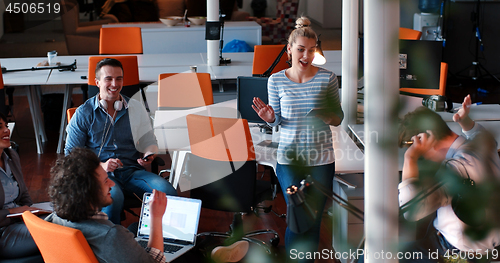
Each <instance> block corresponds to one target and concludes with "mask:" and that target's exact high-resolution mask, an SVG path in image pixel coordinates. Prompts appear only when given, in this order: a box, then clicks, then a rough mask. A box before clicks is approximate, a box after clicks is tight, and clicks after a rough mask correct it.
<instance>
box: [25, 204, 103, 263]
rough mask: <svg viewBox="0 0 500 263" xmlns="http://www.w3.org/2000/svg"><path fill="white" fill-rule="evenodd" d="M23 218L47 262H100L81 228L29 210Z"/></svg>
mask: <svg viewBox="0 0 500 263" xmlns="http://www.w3.org/2000/svg"><path fill="white" fill-rule="evenodd" d="M23 220H24V223H25V224H26V226H27V227H28V230H29V231H30V233H31V236H32V237H33V239H34V240H35V243H36V245H37V247H38V249H39V250H40V253H41V254H42V257H43V260H44V261H45V262H47V263H65V262H68V261H71V262H75V263H97V262H99V261H98V260H97V258H96V257H95V255H94V252H93V251H92V249H91V248H90V246H89V243H88V242H87V240H86V239H85V237H84V236H83V234H82V232H81V231H80V230H78V229H73V228H70V227H65V226H60V225H57V224H53V223H50V222H47V221H45V220H43V219H41V218H39V217H37V216H36V215H34V214H32V213H31V212H29V211H26V212H24V213H23Z"/></svg>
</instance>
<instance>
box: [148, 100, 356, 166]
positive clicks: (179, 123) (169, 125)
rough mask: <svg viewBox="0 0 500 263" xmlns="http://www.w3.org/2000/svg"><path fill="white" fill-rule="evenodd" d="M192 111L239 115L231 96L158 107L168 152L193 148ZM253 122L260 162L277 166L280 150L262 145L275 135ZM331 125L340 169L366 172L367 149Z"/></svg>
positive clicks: (158, 127)
mask: <svg viewBox="0 0 500 263" xmlns="http://www.w3.org/2000/svg"><path fill="white" fill-rule="evenodd" d="M188 114H198V115H205V116H217V117H226V118H236V116H237V111H236V100H235V99H234V100H229V101H225V102H221V103H217V104H213V105H210V106H207V107H199V108H195V109H189V110H170V111H164V110H160V111H156V114H155V121H154V129H155V134H156V137H157V140H158V146H159V148H160V151H163V152H166V150H167V149H168V150H169V151H176V150H183V151H188V150H189V138H188V135H187V124H186V118H185V116H186V115H188ZM249 125H250V131H251V133H252V139H253V140H254V146H255V150H256V159H257V162H259V163H260V164H263V165H267V166H272V167H273V168H275V167H276V154H275V153H273V150H275V148H272V149H271V150H270V151H268V149H266V147H262V146H259V145H258V144H259V143H260V142H262V141H265V140H271V139H272V138H271V135H268V134H264V133H261V132H260V130H259V128H258V127H257V126H256V125H255V124H252V123H250V124H249ZM330 127H331V130H332V133H333V147H334V149H335V158H336V160H335V171H336V173H358V172H363V171H364V155H363V153H362V152H361V151H360V150H359V148H358V147H357V146H356V144H355V143H354V142H353V141H352V140H351V138H350V137H349V135H348V134H347V133H346V132H345V131H344V130H343V129H342V128H341V127H340V126H339V127H333V126H330Z"/></svg>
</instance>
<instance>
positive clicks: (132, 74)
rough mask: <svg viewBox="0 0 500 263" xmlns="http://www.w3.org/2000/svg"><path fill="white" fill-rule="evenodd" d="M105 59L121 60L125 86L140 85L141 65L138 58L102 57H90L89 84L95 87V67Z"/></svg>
mask: <svg viewBox="0 0 500 263" xmlns="http://www.w3.org/2000/svg"><path fill="white" fill-rule="evenodd" d="M105 58H114V59H117V60H119V61H120V62H121V63H122V66H123V74H124V76H123V86H132V85H138V84H139V64H138V63H137V56H102V57H89V71H88V79H87V83H88V84H89V85H91V86H95V67H96V65H97V63H98V62H99V61H101V60H103V59H105Z"/></svg>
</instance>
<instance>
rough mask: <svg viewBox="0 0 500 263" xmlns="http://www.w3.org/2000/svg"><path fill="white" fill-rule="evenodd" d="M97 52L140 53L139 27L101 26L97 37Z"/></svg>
mask: <svg viewBox="0 0 500 263" xmlns="http://www.w3.org/2000/svg"><path fill="white" fill-rule="evenodd" d="M99 54H101V55H103V54H106V55H118V54H142V35H141V28H140V27H103V28H101V35H100V38H99Z"/></svg>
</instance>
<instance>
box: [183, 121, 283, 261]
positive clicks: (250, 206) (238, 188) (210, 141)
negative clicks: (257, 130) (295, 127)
mask: <svg viewBox="0 0 500 263" xmlns="http://www.w3.org/2000/svg"><path fill="white" fill-rule="evenodd" d="M186 121H187V127H188V135H189V144H190V146H191V153H188V154H187V155H186V159H185V161H184V165H183V172H182V173H181V174H183V176H185V179H186V180H183V182H187V184H186V185H188V184H189V186H190V188H189V189H185V188H184V187H183V184H182V183H181V187H180V189H181V191H186V190H190V196H191V198H196V199H201V200H202V206H203V207H204V208H208V209H213V210H218V211H227V212H233V213H234V214H233V222H234V224H232V225H231V230H232V231H230V233H216V232H208V233H200V234H199V235H201V236H204V235H208V236H218V237H226V238H241V239H243V240H246V241H249V242H252V243H254V244H257V245H260V246H261V247H262V248H264V249H265V250H266V251H267V252H268V253H270V249H269V246H268V245H267V244H266V242H264V241H262V240H259V239H255V238H253V236H256V235H260V234H271V235H273V237H272V238H271V239H270V244H271V245H272V246H277V245H278V243H279V235H278V233H276V231H274V230H272V229H265V230H256V231H252V232H249V233H243V229H242V221H241V220H242V218H241V213H243V212H246V213H249V212H252V211H254V209H255V208H256V207H257V204H258V203H260V202H262V201H264V200H268V199H272V192H273V191H272V189H273V186H272V184H271V182H269V181H263V180H257V176H256V175H257V162H256V159H255V150H254V146H253V141H252V135H251V133H250V128H249V126H248V121H247V120H245V119H232V118H218V117H208V116H200V115H194V114H190V115H187V116H186Z"/></svg>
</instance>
